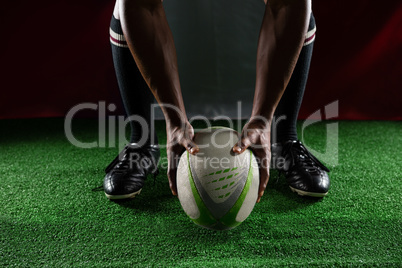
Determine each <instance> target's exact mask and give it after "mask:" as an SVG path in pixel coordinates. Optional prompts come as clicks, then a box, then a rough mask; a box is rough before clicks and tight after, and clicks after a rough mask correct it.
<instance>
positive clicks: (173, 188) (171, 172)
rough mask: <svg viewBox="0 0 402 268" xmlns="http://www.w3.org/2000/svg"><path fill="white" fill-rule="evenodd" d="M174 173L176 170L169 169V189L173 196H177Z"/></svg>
mask: <svg viewBox="0 0 402 268" xmlns="http://www.w3.org/2000/svg"><path fill="white" fill-rule="evenodd" d="M176 172H177V169H170V170H169V171H168V179H169V187H170V190H171V191H172V194H173V195H174V196H177V184H176Z"/></svg>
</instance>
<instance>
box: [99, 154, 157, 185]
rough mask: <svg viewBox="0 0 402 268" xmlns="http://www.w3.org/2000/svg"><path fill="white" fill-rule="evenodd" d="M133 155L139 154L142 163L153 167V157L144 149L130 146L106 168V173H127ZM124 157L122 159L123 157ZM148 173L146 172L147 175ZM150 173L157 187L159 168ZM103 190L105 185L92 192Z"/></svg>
mask: <svg viewBox="0 0 402 268" xmlns="http://www.w3.org/2000/svg"><path fill="white" fill-rule="evenodd" d="M132 154H139V155H140V156H141V157H139V158H141V160H140V161H146V163H145V164H146V165H147V166H151V165H152V160H151V157H152V156H151V155H150V154H149V153H148V152H147V151H145V150H143V149H142V148H132V147H130V146H126V147H125V148H124V149H123V151H122V152H121V153H120V154H119V155H117V156H116V158H115V159H113V161H112V162H111V163H110V164H109V165H108V166H107V167H106V169H105V173H109V172H110V171H112V169H114V171H115V172H119V173H120V172H127V170H128V169H130V167H131V166H132V163H131V161H132V159H131V158H130V156H131V155H132ZM121 155H122V157H121ZM147 173H148V172H146V174H147ZM150 173H152V175H153V177H154V185H155V180H156V176H157V175H158V174H159V170H158V169H157V167H155V170H152V171H151V172H150ZM101 190H103V185H102V186H98V187H96V188H93V189H92V191H101Z"/></svg>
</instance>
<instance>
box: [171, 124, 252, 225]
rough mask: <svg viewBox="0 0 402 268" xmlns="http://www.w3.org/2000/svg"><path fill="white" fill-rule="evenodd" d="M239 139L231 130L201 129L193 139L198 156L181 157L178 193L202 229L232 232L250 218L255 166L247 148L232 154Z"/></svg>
mask: <svg viewBox="0 0 402 268" xmlns="http://www.w3.org/2000/svg"><path fill="white" fill-rule="evenodd" d="M238 139H239V136H238V133H237V132H236V131H234V130H233V129H230V128H224V127H213V128H207V129H203V130H201V131H199V132H197V133H196V134H195V136H194V142H195V143H196V144H197V145H198V147H199V148H200V151H199V153H197V154H196V155H191V154H189V153H188V152H187V151H185V152H184V153H183V154H182V155H181V158H180V162H179V166H178V170H177V194H178V197H179V200H180V204H181V206H182V208H183V210H184V211H185V213H186V214H187V215H188V216H189V217H190V219H191V220H192V221H193V222H194V223H196V224H198V225H200V226H202V227H205V228H209V229H214V230H226V229H232V228H234V227H236V226H238V225H240V224H241V223H242V222H243V221H244V220H245V219H246V218H247V217H248V216H249V215H250V213H251V211H252V210H253V208H254V205H255V203H256V201H257V197H258V187H259V170H258V164H257V161H256V159H255V157H254V155H253V153H252V152H251V151H250V150H248V149H247V150H246V151H245V152H243V153H242V154H234V153H233V152H232V148H233V146H234V145H235V144H236V143H237V142H238Z"/></svg>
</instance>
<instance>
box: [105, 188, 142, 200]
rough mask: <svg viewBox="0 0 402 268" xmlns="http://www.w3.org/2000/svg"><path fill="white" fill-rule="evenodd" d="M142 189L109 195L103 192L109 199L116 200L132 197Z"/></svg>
mask: <svg viewBox="0 0 402 268" xmlns="http://www.w3.org/2000/svg"><path fill="white" fill-rule="evenodd" d="M141 190H142V189H139V190H138V191H137V192H134V193H130V194H122V195H110V194H107V193H105V195H106V197H107V198H109V199H111V200H118V199H130V198H134V197H136V196H137V195H139V194H140V193H141Z"/></svg>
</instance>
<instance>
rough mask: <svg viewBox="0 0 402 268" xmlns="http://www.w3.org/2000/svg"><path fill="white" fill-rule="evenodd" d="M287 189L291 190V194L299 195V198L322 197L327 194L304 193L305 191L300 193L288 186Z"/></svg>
mask: <svg viewBox="0 0 402 268" xmlns="http://www.w3.org/2000/svg"><path fill="white" fill-rule="evenodd" d="M289 188H290V189H291V190H292V192H294V193H297V194H298V195H301V196H311V197H324V196H326V195H327V194H328V192H326V193H313V192H305V191H302V190H299V189H295V188H293V187H292V186H289Z"/></svg>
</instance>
